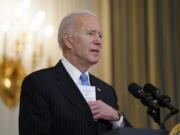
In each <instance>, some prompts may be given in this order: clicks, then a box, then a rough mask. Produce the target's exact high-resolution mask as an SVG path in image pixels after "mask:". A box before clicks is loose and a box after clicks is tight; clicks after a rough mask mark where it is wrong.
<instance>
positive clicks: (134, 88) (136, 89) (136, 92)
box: [128, 83, 142, 98]
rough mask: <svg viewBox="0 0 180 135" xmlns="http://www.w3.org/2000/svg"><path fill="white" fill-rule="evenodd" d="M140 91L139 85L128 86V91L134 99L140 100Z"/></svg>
mask: <svg viewBox="0 0 180 135" xmlns="http://www.w3.org/2000/svg"><path fill="white" fill-rule="evenodd" d="M141 90H142V88H141V87H140V86H139V85H137V84H136V83H131V84H130V85H129V86H128V91H129V92H130V93H131V94H132V95H133V96H135V97H136V98H140V94H141V93H140V91H141Z"/></svg>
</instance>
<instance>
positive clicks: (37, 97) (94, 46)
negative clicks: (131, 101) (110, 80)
mask: <svg viewBox="0 0 180 135" xmlns="http://www.w3.org/2000/svg"><path fill="white" fill-rule="evenodd" d="M58 41H59V44H60V47H61V48H62V52H63V56H64V58H63V59H62V60H60V61H59V63H58V64H57V65H56V66H55V67H52V68H48V69H42V70H40V71H36V72H34V73H32V74H30V75H28V76H27V77H26V78H25V79H24V81H23V84H22V92H21V99H20V112H19V133H20V135H101V134H103V133H105V132H108V131H110V130H112V129H113V128H116V127H124V126H130V124H129V123H128V122H127V120H126V119H125V118H124V116H123V115H121V113H119V111H118V109H119V108H118V105H117V97H116V94H115V91H114V89H113V88H112V87H111V86H110V85H108V84H106V83H105V82H103V81H102V80H100V79H98V78H96V77H95V76H93V75H91V74H90V73H89V72H88V69H89V68H90V67H91V66H92V65H94V64H96V63H97V62H98V60H99V57H100V51H101V48H102V32H101V27H100V23H99V20H98V18H97V16H96V15H95V14H94V13H92V12H90V11H75V12H73V13H71V14H69V15H67V16H66V17H65V18H64V19H63V20H62V22H61V25H60V28H59V33H58Z"/></svg>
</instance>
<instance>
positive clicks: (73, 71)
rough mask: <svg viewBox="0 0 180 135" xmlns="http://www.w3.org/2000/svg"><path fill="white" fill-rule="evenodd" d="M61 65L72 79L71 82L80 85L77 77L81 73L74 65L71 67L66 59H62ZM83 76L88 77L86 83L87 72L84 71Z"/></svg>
mask: <svg viewBox="0 0 180 135" xmlns="http://www.w3.org/2000/svg"><path fill="white" fill-rule="evenodd" d="M62 64H63V66H64V67H65V69H66V71H67V72H68V74H69V75H70V76H71V78H72V79H73V81H74V82H75V83H76V84H77V85H80V84H81V81H80V79H79V77H80V75H81V74H82V73H81V72H80V71H79V70H78V69H77V68H76V67H75V66H74V65H72V64H71V63H70V62H69V61H68V60H67V59H66V58H62ZM85 74H86V75H87V76H88V81H89V72H88V71H86V72H85ZM89 83H90V81H89Z"/></svg>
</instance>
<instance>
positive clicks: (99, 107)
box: [88, 100, 120, 122]
mask: <svg viewBox="0 0 180 135" xmlns="http://www.w3.org/2000/svg"><path fill="white" fill-rule="evenodd" d="M88 105H89V107H90V109H91V112H92V115H93V118H94V120H97V119H104V120H109V121H112V122H114V121H118V120H119V119H120V114H119V113H118V111H117V110H115V109H114V108H112V107H111V106H109V105H107V104H106V103H104V102H103V101H101V100H97V101H91V102H88Z"/></svg>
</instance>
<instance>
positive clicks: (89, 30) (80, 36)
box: [71, 14, 102, 66]
mask: <svg viewBox="0 0 180 135" xmlns="http://www.w3.org/2000/svg"><path fill="white" fill-rule="evenodd" d="M101 47H102V32H101V28H100V22H99V20H98V18H97V17H95V16H91V15H88V14H83V15H79V16H77V17H76V23H75V32H74V34H73V35H72V48H71V55H72V56H73V60H75V61H76V62H78V64H81V65H83V66H92V65H93V64H96V63H97V62H98V60H99V58H100V51H101Z"/></svg>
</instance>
